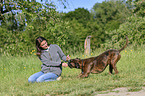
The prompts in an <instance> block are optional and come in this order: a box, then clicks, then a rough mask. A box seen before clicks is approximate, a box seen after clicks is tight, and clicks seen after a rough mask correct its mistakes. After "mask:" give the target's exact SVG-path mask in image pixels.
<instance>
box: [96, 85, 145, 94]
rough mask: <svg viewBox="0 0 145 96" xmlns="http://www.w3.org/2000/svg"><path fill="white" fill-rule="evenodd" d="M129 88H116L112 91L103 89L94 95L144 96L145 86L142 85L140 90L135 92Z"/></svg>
mask: <svg viewBox="0 0 145 96" xmlns="http://www.w3.org/2000/svg"><path fill="white" fill-rule="evenodd" d="M128 89H129V88H124V87H123V88H116V89H113V90H112V91H103V92H101V93H100V92H99V93H97V95H95V96H145V87H142V89H141V90H140V91H137V92H129V91H128Z"/></svg>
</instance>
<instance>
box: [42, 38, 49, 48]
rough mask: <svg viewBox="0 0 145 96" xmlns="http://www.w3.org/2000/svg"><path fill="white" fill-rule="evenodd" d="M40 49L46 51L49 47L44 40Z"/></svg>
mask: <svg viewBox="0 0 145 96" xmlns="http://www.w3.org/2000/svg"><path fill="white" fill-rule="evenodd" d="M40 47H41V48H42V49H47V48H48V47H49V46H48V45H47V42H46V40H43V41H42V42H41V44H40Z"/></svg>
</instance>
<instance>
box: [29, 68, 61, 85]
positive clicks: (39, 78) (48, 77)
mask: <svg viewBox="0 0 145 96" xmlns="http://www.w3.org/2000/svg"><path fill="white" fill-rule="evenodd" d="M57 78H58V76H57V75H56V74H54V73H43V72H42V71H40V72H37V73H35V74H33V75H31V76H30V77H29V78H28V82H31V83H34V82H48V81H55V80H56V79H57Z"/></svg>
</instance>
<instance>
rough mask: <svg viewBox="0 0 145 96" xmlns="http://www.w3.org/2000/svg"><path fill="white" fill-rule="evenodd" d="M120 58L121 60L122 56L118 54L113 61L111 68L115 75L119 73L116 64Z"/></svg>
mask: <svg viewBox="0 0 145 96" xmlns="http://www.w3.org/2000/svg"><path fill="white" fill-rule="evenodd" d="M120 58H121V55H120V54H118V53H117V54H116V55H115V56H114V57H113V58H112V60H111V66H112V67H113V69H114V71H115V74H117V73H118V70H117V67H116V63H117V62H118V61H119V59H120Z"/></svg>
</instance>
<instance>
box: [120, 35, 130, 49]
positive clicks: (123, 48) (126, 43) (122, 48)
mask: <svg viewBox="0 0 145 96" xmlns="http://www.w3.org/2000/svg"><path fill="white" fill-rule="evenodd" d="M127 45H128V37H127V36H126V44H125V46H124V47H122V48H121V49H120V50H119V52H121V51H122V50H124V49H125V48H126V47H127Z"/></svg>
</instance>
